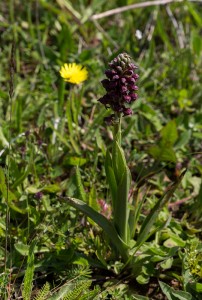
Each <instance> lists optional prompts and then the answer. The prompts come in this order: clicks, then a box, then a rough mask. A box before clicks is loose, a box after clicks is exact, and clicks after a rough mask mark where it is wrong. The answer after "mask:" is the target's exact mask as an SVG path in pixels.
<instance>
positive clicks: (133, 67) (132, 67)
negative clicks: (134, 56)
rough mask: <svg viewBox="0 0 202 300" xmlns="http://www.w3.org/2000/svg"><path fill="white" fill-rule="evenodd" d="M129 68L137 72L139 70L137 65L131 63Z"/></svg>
mask: <svg viewBox="0 0 202 300" xmlns="http://www.w3.org/2000/svg"><path fill="white" fill-rule="evenodd" d="M128 66H129V68H131V69H133V70H135V69H138V67H137V66H136V65H134V64H133V63H130V64H129V65H128Z"/></svg>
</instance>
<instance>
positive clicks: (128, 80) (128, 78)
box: [126, 77, 136, 83]
mask: <svg viewBox="0 0 202 300" xmlns="http://www.w3.org/2000/svg"><path fill="white" fill-rule="evenodd" d="M126 80H127V82H128V83H135V82H136V80H135V79H134V78H132V77H127V79H126Z"/></svg>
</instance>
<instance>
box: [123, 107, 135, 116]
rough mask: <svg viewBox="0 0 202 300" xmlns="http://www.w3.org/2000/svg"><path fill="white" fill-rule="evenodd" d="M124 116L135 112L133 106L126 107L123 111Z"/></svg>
mask: <svg viewBox="0 0 202 300" xmlns="http://www.w3.org/2000/svg"><path fill="white" fill-rule="evenodd" d="M123 114H124V116H130V115H132V114H133V111H132V109H131V108H125V109H124V111H123Z"/></svg>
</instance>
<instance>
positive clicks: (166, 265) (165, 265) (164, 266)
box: [160, 257, 173, 270]
mask: <svg viewBox="0 0 202 300" xmlns="http://www.w3.org/2000/svg"><path fill="white" fill-rule="evenodd" d="M172 264H173V257H169V258H168V259H166V260H164V261H162V262H161V263H160V266H161V268H162V269H164V270H167V269H170V268H171V267H172Z"/></svg>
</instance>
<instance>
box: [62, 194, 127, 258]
mask: <svg viewBox="0 0 202 300" xmlns="http://www.w3.org/2000/svg"><path fill="white" fill-rule="evenodd" d="M63 199H65V200H67V201H68V203H69V204H70V205H71V206H73V207H75V208H76V209H78V210H80V211H81V212H83V213H84V214H85V215H86V216H88V217H89V218H91V219H92V220H93V221H94V222H95V223H96V224H97V225H99V226H100V227H101V228H102V229H103V230H104V232H105V233H106V234H107V236H108V237H109V239H110V240H111V241H112V243H113V245H114V246H115V247H116V248H117V250H118V251H119V253H120V255H121V256H122V257H123V258H124V259H126V260H127V258H128V255H127V250H128V247H127V245H126V244H125V243H124V242H123V241H122V240H121V238H120V236H119V235H118V233H117V231H116V229H115V228H114V226H113V225H112V223H111V222H110V221H109V220H108V219H107V218H105V217H104V216H103V215H101V214H100V213H98V212H97V211H95V210H94V209H92V208H91V207H90V206H89V205H87V204H86V203H85V202H83V201H81V200H79V199H75V198H70V197H66V198H63Z"/></svg>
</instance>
